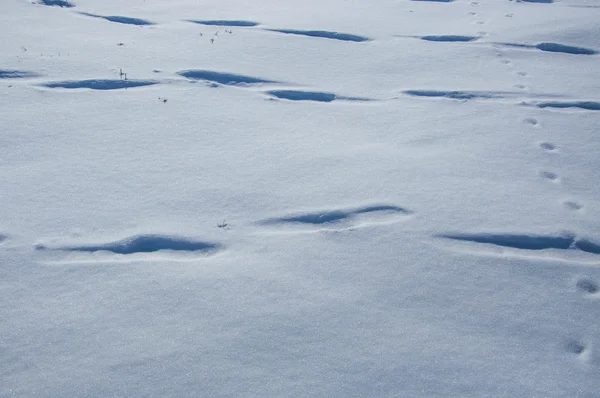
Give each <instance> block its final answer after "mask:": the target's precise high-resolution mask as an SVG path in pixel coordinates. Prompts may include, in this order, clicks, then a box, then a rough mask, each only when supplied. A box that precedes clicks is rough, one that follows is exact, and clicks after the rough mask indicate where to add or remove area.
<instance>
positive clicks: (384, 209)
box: [259, 205, 412, 228]
mask: <svg viewBox="0 0 600 398" xmlns="http://www.w3.org/2000/svg"><path fill="white" fill-rule="evenodd" d="M410 214H412V212H411V211H409V210H407V209H404V208H402V207H398V206H392V205H373V206H366V207H359V208H355V209H346V210H343V209H338V210H324V211H317V212H308V213H297V214H292V215H287V216H283V217H275V218H269V219H266V220H262V221H260V222H259V224H262V225H273V226H286V225H303V226H311V227H315V226H317V227H318V226H324V227H332V226H336V227H341V228H347V227H349V226H356V225H358V224H363V223H367V224H378V223H384V222H389V221H394V220H397V219H399V218H401V217H405V216H408V215H410Z"/></svg>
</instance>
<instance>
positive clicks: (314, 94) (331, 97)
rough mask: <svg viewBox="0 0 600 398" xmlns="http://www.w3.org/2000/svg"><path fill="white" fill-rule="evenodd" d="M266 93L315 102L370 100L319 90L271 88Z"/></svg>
mask: <svg viewBox="0 0 600 398" xmlns="http://www.w3.org/2000/svg"><path fill="white" fill-rule="evenodd" d="M266 93H267V94H268V95H271V96H273V97H276V98H279V99H285V100H289V101H316V102H333V101H337V100H341V101H370V100H369V99H367V98H358V97H342V96H338V95H336V94H333V93H324V92H319V91H298V90H271V91H267V92H266Z"/></svg>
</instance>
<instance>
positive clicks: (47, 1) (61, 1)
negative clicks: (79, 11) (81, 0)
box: [39, 0, 75, 8]
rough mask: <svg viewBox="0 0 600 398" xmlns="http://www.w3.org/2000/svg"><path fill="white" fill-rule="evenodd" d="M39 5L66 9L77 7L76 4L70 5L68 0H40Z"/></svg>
mask: <svg viewBox="0 0 600 398" xmlns="http://www.w3.org/2000/svg"><path fill="white" fill-rule="evenodd" d="M39 4H42V5H45V6H51V7H64V8H72V7H75V4H73V3H70V2H68V1H66V0H40V2H39Z"/></svg>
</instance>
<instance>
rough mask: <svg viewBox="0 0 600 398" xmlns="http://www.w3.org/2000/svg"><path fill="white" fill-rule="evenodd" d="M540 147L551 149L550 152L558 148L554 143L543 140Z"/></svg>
mask: <svg viewBox="0 0 600 398" xmlns="http://www.w3.org/2000/svg"><path fill="white" fill-rule="evenodd" d="M540 148H542V149H545V150H546V151H549V152H552V151H555V150H556V146H554V145H553V144H551V143H549V142H542V143H541V144H540Z"/></svg>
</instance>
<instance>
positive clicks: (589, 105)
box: [536, 101, 600, 111]
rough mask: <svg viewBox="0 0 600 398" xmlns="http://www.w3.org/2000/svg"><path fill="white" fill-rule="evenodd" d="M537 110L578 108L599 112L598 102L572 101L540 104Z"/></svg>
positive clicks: (599, 105) (599, 103) (599, 104)
mask: <svg viewBox="0 0 600 398" xmlns="http://www.w3.org/2000/svg"><path fill="white" fill-rule="evenodd" d="M536 106H537V107H538V108H558V109H565V108H579V109H585V110H588V111H600V102H597V101H572V102H541V103H539V104H537V105H536Z"/></svg>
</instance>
